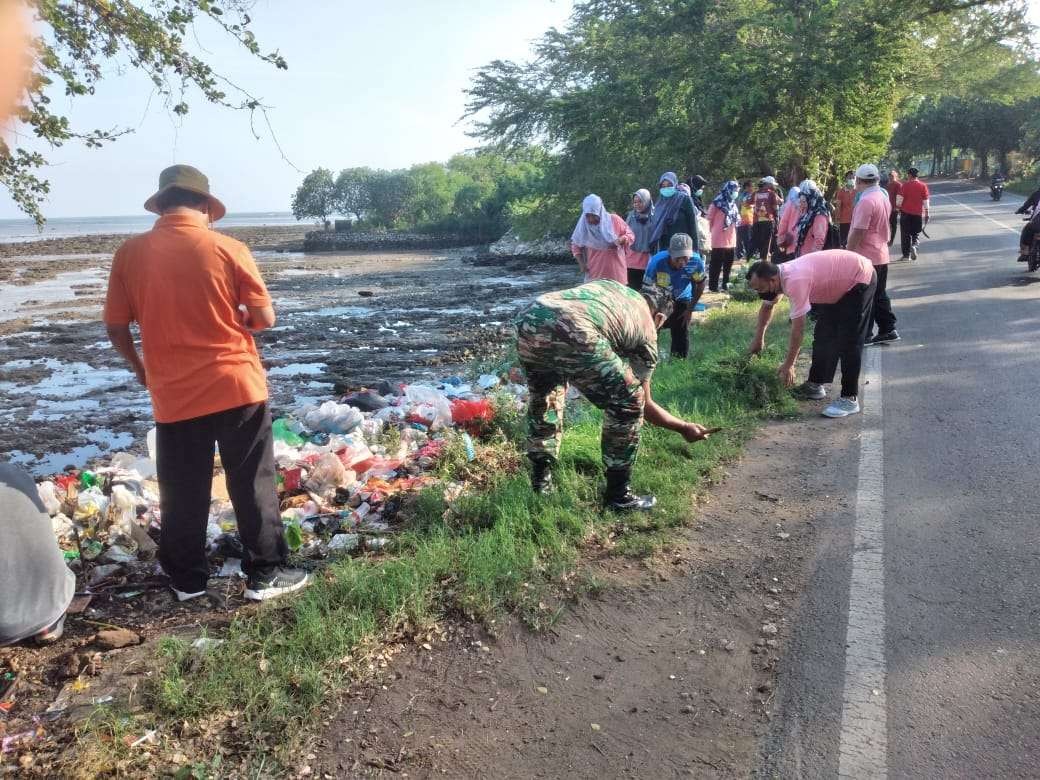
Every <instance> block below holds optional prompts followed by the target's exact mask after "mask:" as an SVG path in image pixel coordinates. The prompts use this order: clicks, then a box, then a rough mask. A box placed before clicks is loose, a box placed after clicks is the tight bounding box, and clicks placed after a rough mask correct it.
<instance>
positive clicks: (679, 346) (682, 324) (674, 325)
mask: <svg viewBox="0 0 1040 780" xmlns="http://www.w3.org/2000/svg"><path fill="white" fill-rule="evenodd" d="M689 310H690V302H689V301H676V302H675V309H673V310H672V316H671V317H669V318H668V319H667V320H666V321H665V323H664V326H663V327H665V328H668V330H669V331H670V332H671V334H672V357H680V358H686V357H689V355H690V326H689V323H687V322H686V313H687V312H689Z"/></svg>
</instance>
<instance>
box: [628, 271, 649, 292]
mask: <svg viewBox="0 0 1040 780" xmlns="http://www.w3.org/2000/svg"><path fill="white" fill-rule="evenodd" d="M645 275H646V269H645V268H629V269H628V286H629V287H631V288H632V289H633V290H635V291H636V292H639V291H640V290H642V289H643V277H644V276H645Z"/></svg>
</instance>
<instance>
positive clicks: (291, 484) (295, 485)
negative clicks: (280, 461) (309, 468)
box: [282, 468, 303, 493]
mask: <svg viewBox="0 0 1040 780" xmlns="http://www.w3.org/2000/svg"><path fill="white" fill-rule="evenodd" d="M302 482H303V469H300V468H295V469H285V471H283V472H282V489H283V490H285V492H287V493H292V492H293V491H296V490H299V489H300V485H301V483H302Z"/></svg>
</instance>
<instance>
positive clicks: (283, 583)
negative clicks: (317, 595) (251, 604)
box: [244, 568, 310, 601]
mask: <svg viewBox="0 0 1040 780" xmlns="http://www.w3.org/2000/svg"><path fill="white" fill-rule="evenodd" d="M309 583H310V576H309V575H308V574H307V572H305V571H301V570H300V569H281V568H279V569H275V570H274V572H273V573H271V574H268V575H265V576H260V577H250V578H249V582H248V583H247V585H246V592H245V594H244V595H245V597H246V598H247V599H250V600H251V601H267V599H275V598H278V597H279V596H284V595H285V594H286V593H292V592H293V591H295V590H301V589H302V588H306V587H307V585H308V584H309Z"/></svg>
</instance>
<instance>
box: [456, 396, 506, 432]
mask: <svg viewBox="0 0 1040 780" xmlns="http://www.w3.org/2000/svg"><path fill="white" fill-rule="evenodd" d="M494 418H495V409H494V407H493V406H491V402H490V401H488V400H487V399H486V398H480V399H478V400H476V401H467V400H465V399H462V398H459V399H457V400H455V401H452V402H451V419H452V420H454V421H455V423H456V425H461V426H462V427H464V428H465V429H466V430H468V431H469V432H470V433H473V432H474V431H479V430H480V429H481V428H482V427H483V426H484V425H485V424H487V423H489V422H491V421H492V420H493V419H494Z"/></svg>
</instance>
